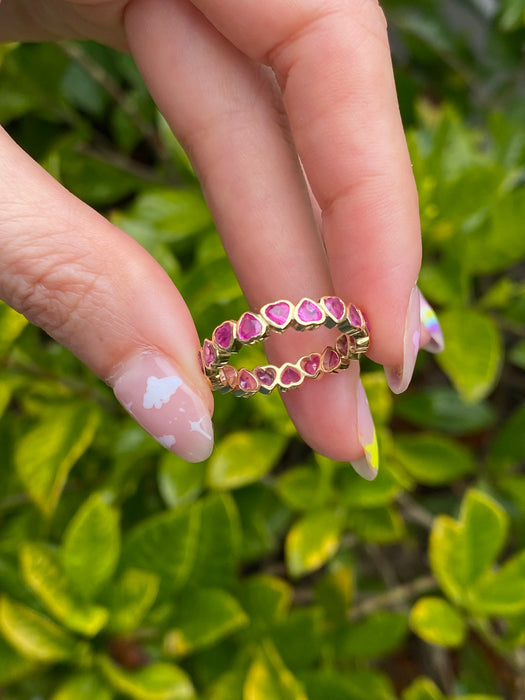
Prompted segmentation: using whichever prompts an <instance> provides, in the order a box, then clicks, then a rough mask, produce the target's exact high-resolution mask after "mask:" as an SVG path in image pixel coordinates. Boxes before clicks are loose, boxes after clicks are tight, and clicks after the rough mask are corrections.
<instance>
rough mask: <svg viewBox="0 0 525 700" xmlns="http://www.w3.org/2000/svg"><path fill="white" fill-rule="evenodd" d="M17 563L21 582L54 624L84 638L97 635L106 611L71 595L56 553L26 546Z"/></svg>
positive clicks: (45, 547) (71, 592)
mask: <svg viewBox="0 0 525 700" xmlns="http://www.w3.org/2000/svg"><path fill="white" fill-rule="evenodd" d="M20 560H21V568H22V573H23V576H24V580H25V582H26V583H27V585H28V586H29V587H30V588H31V589H32V590H33V591H34V592H35V593H36V594H37V595H38V597H39V598H40V599H41V600H42V602H43V603H44V605H45V606H46V608H47V609H48V610H49V611H50V612H51V614H52V615H53V616H54V617H55V618H56V619H57V620H59V621H60V622H62V623H63V624H64V625H65V626H66V627H68V628H69V629H70V630H72V631H74V632H80V633H81V634H84V635H86V636H88V637H92V636H94V635H96V634H98V633H99V632H100V630H101V629H102V628H103V627H104V626H105V624H106V622H107V620H108V611H107V610H106V609H105V608H103V607H101V606H99V605H94V604H91V603H89V602H85V601H83V600H82V599H81V598H80V597H78V596H77V595H76V594H75V592H74V591H73V590H72V589H71V587H70V584H69V581H68V579H67V577H66V575H65V573H64V571H63V569H62V568H61V565H60V558H59V556H58V554H57V553H56V552H54V551H53V550H52V549H51V548H50V547H49V546H47V545H43V544H30V543H27V544H26V545H24V547H23V549H22V552H21V555H20Z"/></svg>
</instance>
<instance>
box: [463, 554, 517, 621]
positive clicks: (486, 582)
mask: <svg viewBox="0 0 525 700" xmlns="http://www.w3.org/2000/svg"><path fill="white" fill-rule="evenodd" d="M470 607H471V608H472V610H475V611H476V612H481V613H485V614H488V615H516V614H519V613H523V612H525V550H522V551H521V552H519V553H518V554H516V555H515V556H514V557H512V558H510V559H509V560H508V561H506V562H505V563H504V564H503V565H502V566H501V568H500V569H498V570H496V571H487V572H486V574H485V575H484V576H483V577H482V578H480V579H479V580H478V581H477V582H476V585H475V586H474V589H473V591H472V600H471V602H470Z"/></svg>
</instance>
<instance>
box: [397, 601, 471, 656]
mask: <svg viewBox="0 0 525 700" xmlns="http://www.w3.org/2000/svg"><path fill="white" fill-rule="evenodd" d="M410 627H411V628H412V630H413V631H414V632H415V633H416V634H417V635H418V637H421V639H424V640H425V642H428V643H429V644H438V645H441V646H444V647H459V646H461V645H462V644H463V641H464V639H465V635H466V632H467V629H466V625H465V621H464V619H463V618H462V616H461V615H460V614H459V612H458V611H457V610H456V609H455V608H453V607H452V606H451V605H450V603H448V602H447V601H446V600H443V598H431V597H428V598H420V599H419V600H418V601H417V603H416V604H415V605H414V607H413V608H412V610H411V612H410Z"/></svg>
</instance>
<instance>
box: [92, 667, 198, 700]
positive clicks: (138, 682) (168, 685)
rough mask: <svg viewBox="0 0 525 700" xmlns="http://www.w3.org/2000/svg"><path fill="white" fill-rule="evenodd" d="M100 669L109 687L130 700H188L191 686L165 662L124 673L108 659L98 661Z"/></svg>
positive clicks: (175, 668) (180, 672)
mask: <svg viewBox="0 0 525 700" xmlns="http://www.w3.org/2000/svg"><path fill="white" fill-rule="evenodd" d="M99 665H100V668H101V670H102V672H103V674H104V676H105V677H106V679H107V681H108V682H109V684H110V685H111V686H112V687H113V688H114V689H115V690H117V691H118V692H119V693H122V694H123V695H125V696H126V697H129V698H133V700H191V699H192V698H195V691H194V689H193V685H192V683H191V681H190V679H189V677H188V676H187V675H186V673H185V672H184V671H183V670H182V669H180V668H178V666H174V665H172V664H168V663H162V662H158V663H153V664H151V665H149V666H144V667H143V668H141V669H139V670H138V671H125V670H124V669H122V668H120V667H118V666H115V664H113V663H112V662H111V661H110V660H109V659H108V658H106V657H100V658H99Z"/></svg>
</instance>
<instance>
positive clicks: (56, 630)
mask: <svg viewBox="0 0 525 700" xmlns="http://www.w3.org/2000/svg"><path fill="white" fill-rule="evenodd" d="M0 631H1V632H2V634H3V635H4V637H5V639H7V641H8V642H9V643H10V644H12V646H13V647H14V648H15V649H16V650H17V651H18V652H20V654H22V655H23V656H25V657H26V658H28V659H31V660H33V661H38V662H42V663H54V662H57V661H65V660H68V659H72V658H74V657H75V656H76V653H77V648H76V643H75V640H74V638H73V637H71V636H70V635H69V634H67V632H65V631H64V630H63V629H61V628H60V627H58V625H56V624H55V623H54V622H51V620H49V619H48V618H47V617H44V616H43V615H41V614H40V613H37V612H35V611H34V610H31V609H30V608H28V607H26V606H25V605H20V604H19V603H15V602H14V601H12V600H10V599H9V598H7V597H6V596H3V597H2V598H0Z"/></svg>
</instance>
